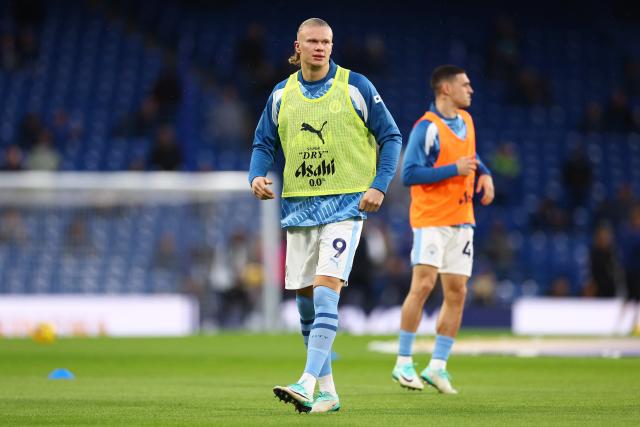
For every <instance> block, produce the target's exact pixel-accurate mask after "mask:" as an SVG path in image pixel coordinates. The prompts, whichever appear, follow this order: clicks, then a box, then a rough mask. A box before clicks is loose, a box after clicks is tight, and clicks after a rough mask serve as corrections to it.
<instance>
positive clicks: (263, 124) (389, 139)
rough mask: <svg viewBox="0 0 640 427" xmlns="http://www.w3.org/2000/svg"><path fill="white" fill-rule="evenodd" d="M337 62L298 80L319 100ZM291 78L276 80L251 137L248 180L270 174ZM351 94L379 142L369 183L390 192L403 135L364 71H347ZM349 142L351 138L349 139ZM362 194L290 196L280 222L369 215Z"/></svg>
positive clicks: (294, 223)
mask: <svg viewBox="0 0 640 427" xmlns="http://www.w3.org/2000/svg"><path fill="white" fill-rule="evenodd" d="M336 70H337V65H336V64H335V63H334V62H333V61H330V67H329V72H328V73H327V75H326V76H325V78H323V79H321V80H318V81H315V82H307V81H305V80H304V79H303V78H302V73H298V83H299V85H300V89H301V91H302V93H303V94H304V96H305V97H307V98H309V99H317V98H320V97H321V96H322V95H324V94H325V93H327V91H328V90H329V88H330V87H331V85H332V84H333V79H334V78H335V74H336ZM286 83H287V80H286V79H285V80H283V81H281V82H280V83H278V84H277V85H276V86H275V88H274V89H273V91H272V92H271V95H270V96H269V99H268V100H267V105H266V107H265V109H264V111H263V112H262V116H261V117H260V121H259V122H258V126H257V128H256V132H255V136H254V139H253V152H252V154H251V164H250V167H249V183H250V184H251V182H253V179H254V178H256V177H259V176H266V174H267V172H268V171H269V169H271V167H272V166H273V164H274V162H275V160H276V154H277V152H278V150H280V152H281V149H282V148H281V147H280V144H281V143H280V137H279V135H278V114H279V112H280V103H281V101H282V95H283V92H284V87H285V85H286ZM349 95H350V98H351V103H352V105H353V107H354V108H355V110H356V112H357V113H358V116H359V117H360V119H361V120H362V121H363V122H364V124H365V126H366V127H367V128H368V129H369V131H370V132H371V133H372V134H373V135H374V136H375V138H376V142H377V143H378V146H379V148H380V149H379V157H378V164H377V170H376V176H375V178H374V180H373V183H372V184H371V188H375V189H378V190H380V191H382V192H383V193H386V191H387V188H388V187H389V183H390V182H391V179H392V178H393V176H394V175H395V172H396V167H397V164H398V159H399V157H400V150H401V146H402V136H401V134H400V130H399V129H398V126H397V125H396V123H395V121H394V120H393V117H392V116H391V114H390V113H389V110H387V107H386V106H385V105H384V102H382V98H381V97H380V95H379V94H378V91H377V90H376V89H375V87H374V86H373V84H372V83H371V82H370V81H369V80H368V79H367V78H366V77H365V76H363V75H362V74H358V73H355V72H353V71H352V72H351V73H349ZM346 143H348V142H346ZM363 194H364V193H362V192H359V193H349V194H336V195H328V196H312V197H287V198H283V199H282V203H281V226H282V227H283V228H286V227H310V226H316V225H321V224H329V223H333V222H338V221H342V220H345V219H348V218H366V213H365V212H362V211H360V210H359V209H358V205H359V203H360V199H361V198H362V195H363Z"/></svg>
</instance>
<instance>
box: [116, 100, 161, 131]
mask: <svg viewBox="0 0 640 427" xmlns="http://www.w3.org/2000/svg"><path fill="white" fill-rule="evenodd" d="M159 122H160V118H159V113H158V102H157V101H156V100H155V98H154V97H152V96H148V97H146V98H145V99H143V100H142V103H141V104H140V109H139V110H138V111H136V112H135V113H134V114H133V115H127V116H125V117H124V118H123V119H122V121H121V122H120V124H119V125H118V126H117V128H116V130H115V132H114V133H115V135H116V136H119V137H143V136H150V135H152V134H153V132H154V131H155V129H156V127H157V126H158V124H159Z"/></svg>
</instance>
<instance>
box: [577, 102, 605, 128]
mask: <svg viewBox="0 0 640 427" xmlns="http://www.w3.org/2000/svg"><path fill="white" fill-rule="evenodd" d="M578 127H579V130H580V132H582V133H592V132H595V133H599V132H603V131H604V129H605V122H604V110H603V108H602V105H600V103H599V102H597V101H591V102H589V103H588V104H587V107H586V108H585V111H584V115H583V116H582V119H581V120H580V125H579V126H578Z"/></svg>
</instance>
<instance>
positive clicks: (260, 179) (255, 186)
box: [251, 176, 276, 200]
mask: <svg viewBox="0 0 640 427" xmlns="http://www.w3.org/2000/svg"><path fill="white" fill-rule="evenodd" d="M271 184H273V181H271V180H270V179H269V178H266V177H264V176H257V177H255V178H253V181H252V182H251V191H253V195H254V196H256V197H257V198H258V199H260V200H269V199H273V198H274V197H276V195H275V194H274V193H273V191H272V190H271V189H270V188H269V185H271Z"/></svg>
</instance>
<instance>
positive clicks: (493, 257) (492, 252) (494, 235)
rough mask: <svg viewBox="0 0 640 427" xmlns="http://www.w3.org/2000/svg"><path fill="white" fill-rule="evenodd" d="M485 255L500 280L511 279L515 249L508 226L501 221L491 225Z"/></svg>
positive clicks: (494, 221) (497, 220)
mask: <svg viewBox="0 0 640 427" xmlns="http://www.w3.org/2000/svg"><path fill="white" fill-rule="evenodd" d="M484 253H485V254H486V255H487V258H488V260H489V261H490V262H491V266H492V267H493V269H494V271H495V273H496V276H497V278H498V280H501V279H505V278H508V277H510V273H511V269H512V265H513V256H514V248H513V244H512V243H511V239H510V237H509V233H508V230H507V228H506V226H505V225H504V223H503V222H502V221H501V220H499V219H494V220H493V222H492V223H491V230H490V231H489V235H488V237H487V239H486V244H485V247H484Z"/></svg>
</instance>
